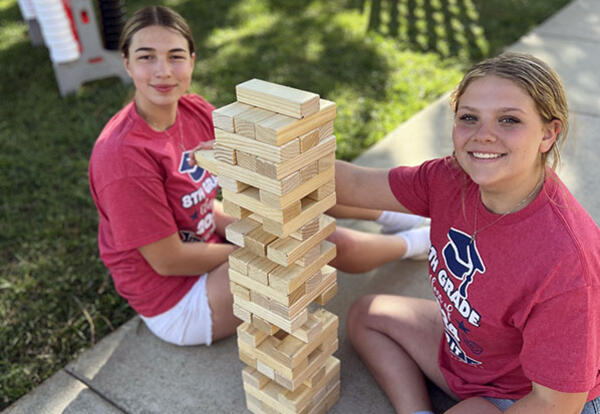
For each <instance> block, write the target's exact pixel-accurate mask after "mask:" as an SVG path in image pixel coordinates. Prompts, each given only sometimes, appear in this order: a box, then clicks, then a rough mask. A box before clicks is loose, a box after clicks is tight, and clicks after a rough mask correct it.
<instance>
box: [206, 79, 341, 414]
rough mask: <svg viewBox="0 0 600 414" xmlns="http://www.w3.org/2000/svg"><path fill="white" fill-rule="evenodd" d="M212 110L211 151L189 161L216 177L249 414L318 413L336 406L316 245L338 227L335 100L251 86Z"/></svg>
mask: <svg viewBox="0 0 600 414" xmlns="http://www.w3.org/2000/svg"><path fill="white" fill-rule="evenodd" d="M236 94H237V101H236V102H234V103H231V104H229V105H227V106H224V107H222V108H219V109H217V110H215V111H214V113H213V121H214V125H215V137H216V142H215V148H214V150H213V151H199V152H198V153H196V160H197V162H198V164H199V165H200V166H202V167H203V168H205V169H207V170H209V171H211V172H213V173H215V174H217V175H218V176H219V183H220V185H221V188H222V191H223V205H224V209H225V212H226V213H228V214H230V215H232V216H234V217H236V218H237V219H238V221H236V222H235V223H233V224H231V225H229V226H228V227H227V229H226V237H227V240H229V241H230V242H231V243H234V244H236V245H237V246H239V247H240V249H238V250H236V251H235V252H233V253H232V254H231V255H230V257H229V278H230V282H231V292H232V293H233V298H234V305H233V312H234V314H235V315H236V316H237V317H238V318H240V319H242V320H243V321H244V322H243V323H242V324H241V325H240V326H239V327H238V330H237V333H238V347H239V354H240V359H241V360H242V361H243V362H244V363H246V364H247V365H248V366H247V367H246V368H244V370H243V372H242V379H243V383H244V390H245V392H246V403H247V407H248V409H249V410H250V411H252V412H254V413H325V412H326V411H328V410H329V409H330V408H331V407H332V406H333V405H334V404H335V402H336V401H337V400H338V399H339V393H340V382H339V378H340V362H339V360H337V359H336V358H335V357H333V356H332V354H333V353H334V352H335V351H336V350H337V347H338V339H337V328H338V318H337V316H335V315H334V314H332V313H330V312H328V311H326V310H325V309H323V308H320V307H318V306H317V305H313V302H316V303H317V304H320V305H323V304H325V303H326V302H327V301H328V300H329V299H330V298H332V297H333V296H334V295H335V294H336V292H337V282H336V275H337V274H336V271H335V269H333V268H332V267H330V266H328V265H327V263H328V262H329V261H331V260H332V259H333V258H334V257H335V245H333V244H332V243H330V242H328V241H326V240H325V238H326V237H327V236H329V235H330V234H331V233H333V231H334V230H335V220H334V219H333V218H331V217H329V216H327V215H325V214H324V212H325V211H326V210H328V209H329V208H331V207H333V206H334V204H335V186H334V178H335V177H334V164H335V137H334V136H333V120H334V118H335V112H336V107H335V103H333V102H330V101H327V100H324V99H320V98H319V95H317V94H314V93H309V92H305V91H301V90H298V89H294V88H290V87H286V86H282V85H277V84H274V83H270V82H265V81H262V80H258V79H252V80H249V81H247V82H244V83H241V84H239V85H237V86H236Z"/></svg>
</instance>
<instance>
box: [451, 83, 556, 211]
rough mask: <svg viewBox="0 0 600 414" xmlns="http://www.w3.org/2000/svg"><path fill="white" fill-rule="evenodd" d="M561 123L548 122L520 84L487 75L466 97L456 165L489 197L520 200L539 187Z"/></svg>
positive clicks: (457, 128)
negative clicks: (545, 159)
mask: <svg viewBox="0 0 600 414" xmlns="http://www.w3.org/2000/svg"><path fill="white" fill-rule="evenodd" d="M559 131H560V121H557V120H554V121H551V122H549V123H545V122H543V121H542V118H541V116H540V115H539V113H538V110H537V108H536V106H535V103H534V101H533V99H532V98H531V97H530V96H529V95H528V94H527V93H526V92H525V91H524V90H523V89H521V88H520V87H519V86H517V85H516V84H515V83H514V82H512V81H510V80H508V79H505V78H501V77H498V76H492V75H487V76H483V77H480V78H476V79H473V80H472V81H471V83H470V84H469V85H468V86H467V88H466V89H465V91H464V93H463V94H462V95H461V96H460V98H459V101H458V105H457V109H456V113H455V119H454V128H453V134H452V139H453V142H454V151H455V155H456V159H457V161H458V163H459V164H460V166H461V167H462V168H463V170H464V171H465V172H466V173H467V174H469V176H470V177H471V179H472V180H473V181H474V182H475V183H477V184H479V187H480V190H481V193H482V198H484V196H485V195H495V196H507V197H508V198H509V199H511V198H512V199H514V200H519V199H522V198H523V197H524V196H525V195H526V194H528V193H529V192H530V191H531V190H532V189H533V188H534V187H535V185H536V184H537V182H538V180H539V179H540V175H541V168H542V165H543V163H542V154H543V153H545V152H547V151H548V150H549V149H550V148H551V147H552V144H553V143H554V141H555V140H556V136H557V134H558V132H559Z"/></svg>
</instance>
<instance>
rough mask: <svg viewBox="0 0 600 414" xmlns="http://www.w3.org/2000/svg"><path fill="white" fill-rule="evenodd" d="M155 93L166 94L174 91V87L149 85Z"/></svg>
mask: <svg viewBox="0 0 600 414" xmlns="http://www.w3.org/2000/svg"><path fill="white" fill-rule="evenodd" d="M151 86H152V87H153V88H154V89H155V90H156V91H158V92H160V93H168V92H171V91H172V90H173V89H175V85H151Z"/></svg>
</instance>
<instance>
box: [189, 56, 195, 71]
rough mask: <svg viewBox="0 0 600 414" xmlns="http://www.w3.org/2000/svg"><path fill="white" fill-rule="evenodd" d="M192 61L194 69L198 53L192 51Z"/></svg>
mask: <svg viewBox="0 0 600 414" xmlns="http://www.w3.org/2000/svg"><path fill="white" fill-rule="evenodd" d="M190 61H191V65H192V70H194V65H195V64H196V53H192V54H191V55H190Z"/></svg>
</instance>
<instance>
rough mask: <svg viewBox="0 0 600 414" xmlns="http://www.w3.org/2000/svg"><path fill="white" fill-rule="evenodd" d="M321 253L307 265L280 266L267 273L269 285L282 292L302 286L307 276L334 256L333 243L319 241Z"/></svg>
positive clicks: (286, 292)
mask: <svg viewBox="0 0 600 414" xmlns="http://www.w3.org/2000/svg"><path fill="white" fill-rule="evenodd" d="M320 247H321V255H320V256H319V258H318V259H316V260H315V261H314V262H313V263H311V264H310V265H309V266H306V267H302V266H298V265H296V264H293V265H291V266H288V267H285V266H280V267H277V268H275V269H274V270H273V271H271V273H269V287H271V288H272V289H274V290H277V291H279V292H282V293H284V294H290V293H291V292H293V291H295V290H296V289H298V287H300V286H302V285H303V284H304V283H305V282H306V280H308V278H310V277H311V276H312V275H314V274H315V273H316V271H317V270H319V269H321V268H322V267H323V266H325V265H326V264H327V263H329V262H330V261H331V260H333V258H334V257H335V245H334V244H333V243H331V242H329V241H326V240H325V241H322V242H321V243H320Z"/></svg>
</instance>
